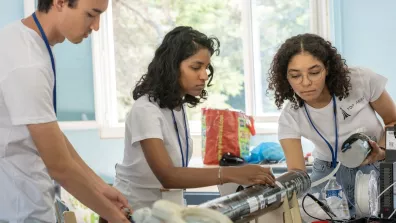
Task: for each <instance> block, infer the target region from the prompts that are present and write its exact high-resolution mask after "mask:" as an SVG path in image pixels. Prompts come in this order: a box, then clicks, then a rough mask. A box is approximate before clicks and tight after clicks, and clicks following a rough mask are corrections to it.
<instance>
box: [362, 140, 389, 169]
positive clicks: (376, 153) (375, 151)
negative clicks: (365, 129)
mask: <svg viewBox="0 0 396 223" xmlns="http://www.w3.org/2000/svg"><path fill="white" fill-rule="evenodd" d="M369 143H370V145H371V152H370V153H369V155H368V156H367V157H366V159H365V160H364V161H363V162H362V164H360V166H364V165H368V164H372V163H375V162H377V161H378V160H383V159H384V158H385V151H384V150H383V149H381V148H380V147H379V146H378V144H377V143H376V142H374V141H372V140H370V141H369Z"/></svg>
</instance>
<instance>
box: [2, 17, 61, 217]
mask: <svg viewBox="0 0 396 223" xmlns="http://www.w3.org/2000/svg"><path fill="white" fill-rule="evenodd" d="M0 49H1V51H0V136H1V137H0V222H1V221H2V220H3V221H6V222H7V221H9V222H11V223H16V222H18V223H19V222H25V220H27V219H28V220H36V221H38V222H55V212H54V208H53V207H54V205H53V203H54V186H53V182H52V179H51V178H50V176H49V174H48V171H47V168H46V166H45V165H44V163H43V160H42V159H41V157H40V155H39V153H38V151H37V148H36V146H35V144H34V143H33V141H32V138H31V136H30V133H29V131H28V129H27V127H26V125H28V124H37V123H48V122H52V121H56V116H55V112H54V108H53V87H54V74H53V71H52V67H51V61H50V57H49V53H48V51H47V48H46V46H45V43H44V41H43V39H41V37H40V36H39V35H38V34H37V33H36V32H35V31H33V30H31V29H29V28H27V27H26V26H25V25H23V24H22V22H21V21H18V22H15V23H13V24H10V25H8V26H6V27H5V28H3V29H2V30H1V31H0Z"/></svg>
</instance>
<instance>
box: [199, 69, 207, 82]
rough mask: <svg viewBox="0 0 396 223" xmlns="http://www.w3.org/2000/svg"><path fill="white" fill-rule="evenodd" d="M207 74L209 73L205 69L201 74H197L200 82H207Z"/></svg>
mask: <svg viewBox="0 0 396 223" xmlns="http://www.w3.org/2000/svg"><path fill="white" fill-rule="evenodd" d="M208 72H209V71H208V70H207V69H205V70H203V71H201V72H200V73H199V79H200V80H204V81H207V80H208V79H209V76H208Z"/></svg>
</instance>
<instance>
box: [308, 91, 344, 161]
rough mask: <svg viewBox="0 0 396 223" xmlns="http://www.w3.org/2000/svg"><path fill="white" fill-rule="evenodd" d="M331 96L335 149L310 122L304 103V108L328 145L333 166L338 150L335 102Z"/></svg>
mask: <svg viewBox="0 0 396 223" xmlns="http://www.w3.org/2000/svg"><path fill="white" fill-rule="evenodd" d="M332 97H333V113H334V129H335V149H333V147H332V146H331V145H330V143H329V141H327V140H326V139H325V137H323V135H322V134H320V132H319V130H318V129H317V128H316V127H315V125H314V123H313V122H312V119H311V116H309V112H308V109H307V106H306V105H305V103H304V108H305V112H306V113H307V117H308V120H309V122H310V123H311V125H312V127H313V128H314V129H315V131H316V132H317V133H318V135H319V136H320V137H321V138H322V139H323V140H324V141H325V143H326V144H327V146H328V147H329V149H330V152H331V158H332V162H331V166H332V167H335V166H336V165H337V150H338V126H337V102H336V98H335V96H334V95H333V96H332Z"/></svg>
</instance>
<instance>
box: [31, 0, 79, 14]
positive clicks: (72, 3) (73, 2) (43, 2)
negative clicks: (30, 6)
mask: <svg viewBox="0 0 396 223" xmlns="http://www.w3.org/2000/svg"><path fill="white" fill-rule="evenodd" d="M53 1H54V0H38V4H37V9H38V11H39V12H45V13H48V12H49V10H50V9H51V7H52V4H53ZM77 1H78V0H68V3H67V6H68V7H69V8H75V7H76V6H77Z"/></svg>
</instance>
